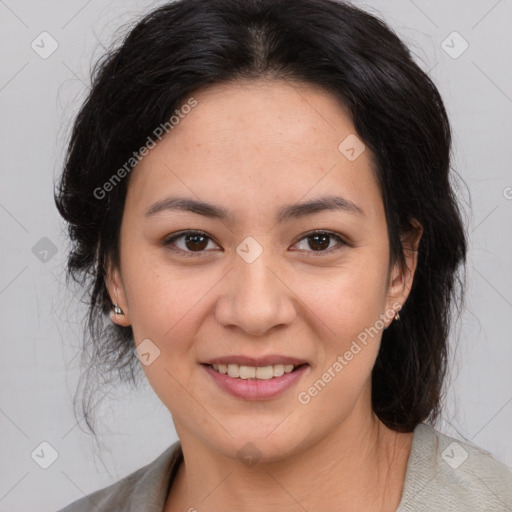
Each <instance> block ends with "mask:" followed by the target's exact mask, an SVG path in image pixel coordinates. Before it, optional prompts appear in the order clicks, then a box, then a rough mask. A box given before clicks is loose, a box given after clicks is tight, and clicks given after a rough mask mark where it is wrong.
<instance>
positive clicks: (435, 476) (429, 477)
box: [397, 423, 512, 512]
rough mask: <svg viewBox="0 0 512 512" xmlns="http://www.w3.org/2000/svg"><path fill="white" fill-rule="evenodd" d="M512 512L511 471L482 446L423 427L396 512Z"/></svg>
mask: <svg viewBox="0 0 512 512" xmlns="http://www.w3.org/2000/svg"><path fill="white" fill-rule="evenodd" d="M427 510H428V511H430V510H436V511H439V512H441V511H450V512H459V511H460V512H462V511H464V512H467V511H472V510H478V511H480V512H491V511H493V512H512V469H511V468H509V467H508V466H506V465H505V464H503V463H501V462H500V461H498V460H496V459H495V458H494V457H493V456H492V455H491V454H489V453H488V452H486V451H485V450H482V449H481V448H479V447H478V446H475V445H473V444H470V443H469V442H466V441H461V440H458V439H455V438H453V437H450V436H448V435H446V434H443V433H441V432H439V431H437V430H436V429H434V428H433V427H431V426H430V425H426V424H424V423H421V424H419V425H417V426H416V428H415V430H414V435H413V441H412V446H411V453H410V455H409V460H408V463H407V470H406V475H405V482H404V489H403V493H402V500H401V502H400V506H399V508H398V509H397V512H412V511H414V512H421V511H427Z"/></svg>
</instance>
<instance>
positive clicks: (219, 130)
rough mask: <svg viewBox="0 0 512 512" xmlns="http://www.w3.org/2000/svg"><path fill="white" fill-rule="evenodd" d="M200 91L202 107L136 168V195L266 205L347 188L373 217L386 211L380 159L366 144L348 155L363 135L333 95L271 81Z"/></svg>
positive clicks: (132, 187)
mask: <svg viewBox="0 0 512 512" xmlns="http://www.w3.org/2000/svg"><path fill="white" fill-rule="evenodd" d="M192 96H193V97H194V99H195V101H196V102H197V105H196V106H195V107H194V108H193V109H191V110H190V111H189V113H188V114H186V115H184V114H182V116H180V121H179V123H178V124H177V125H175V126H174V127H173V129H172V130H171V131H169V133H168V134H167V135H166V136H165V137H164V138H163V140H162V141H161V142H159V143H158V144H157V145H156V147H155V148H154V149H152V150H151V151H150V152H149V154H148V155H147V156H145V157H144V158H143V160H142V161H141V162H140V163H139V164H138V165H137V167H136V168H135V169H134V171H132V177H131V184H130V188H129V194H128V195H129V199H130V201H132V200H137V201H138V202H139V203H146V206H147V203H148V201H152V202H154V201H157V200H159V199H164V198H165V196H166V195H169V194H171V193H172V194H173V195H177V194H179V195H184V194H186V195H188V196H190V197H194V198H195V199H197V198H203V199H212V197H215V198H216V201H215V202H217V203H219V202H220V203H225V204H226V205H230V204H231V205H233V207H235V206H236V207H238V208H239V209H240V208H245V209H246V210H247V209H251V208H258V209H260V210H261V209H262V208H263V207H264V206H268V207H271V205H273V204H275V203H276V202H279V203H289V202H290V201H292V202H293V201H295V202H298V201H299V200H301V198H304V199H306V198H307V199H313V198H315V197H317V196H320V195H325V194H326V193H329V194H333V193H339V194H340V195H343V196H344V197H346V198H347V199H349V200H351V201H352V202H354V203H356V204H360V205H361V206H362V208H363V209H364V210H365V212H367V213H368V214H369V215H372V213H373V214H379V213H380V210H381V208H382V205H381V204H379V203H380V191H379V187H378V184H377V181H376V179H375V173H374V171H373V159H372V155H371V154H370V151H369V150H367V149H365V150H364V151H362V153H361V154H360V155H359V156H358V157H357V158H355V159H352V158H351V159H349V158H347V155H346V154H344V153H343V152H342V151H340V148H339V146H340V144H342V149H343V141H347V140H348V141H349V142H350V143H351V144H352V145H354V144H353V142H354V141H356V144H357V143H358V142H357V141H358V140H359V139H358V138H355V137H357V136H356V133H355V128H354V126H353V123H352V121H351V119H350V116H349V115H348V113H347V111H346V110H345V108H344V107H343V105H342V104H341V103H340V102H339V100H338V99H337V98H336V97H334V96H333V95H331V94H330V93H328V92H326V91H324V90H323V89H321V88H318V87H315V86H311V85H308V84H298V83H292V82H286V81H268V80H267V81H257V82H234V83H229V84H222V85H215V86H212V87H209V88H206V89H203V90H200V91H197V92H195V93H194V94H193V95H192ZM185 101H187V99H185ZM187 110H188V109H187ZM359 143H360V144H361V146H360V147H359V146H358V147H356V148H355V149H356V150H357V152H358V153H359V151H361V147H363V148H364V146H363V145H362V142H361V141H359ZM349 156H351V154H349ZM141 206H142V204H141ZM273 209H275V208H273Z"/></svg>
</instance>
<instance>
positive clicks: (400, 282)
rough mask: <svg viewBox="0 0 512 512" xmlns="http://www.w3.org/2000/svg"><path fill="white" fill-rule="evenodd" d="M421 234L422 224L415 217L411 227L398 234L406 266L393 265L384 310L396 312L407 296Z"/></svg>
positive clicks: (410, 286) (411, 281)
mask: <svg viewBox="0 0 512 512" xmlns="http://www.w3.org/2000/svg"><path fill="white" fill-rule="evenodd" d="M422 235H423V226H422V225H421V224H420V223H419V222H418V221H417V220H416V219H412V220H411V228H410V229H408V230H407V231H404V232H402V233H401V235H400V239H401V243H402V248H403V252H404V258H405V265H406V268H405V269H402V268H400V266H399V265H395V266H394V267H393V269H392V270H391V272H390V277H389V281H388V292H387V303H386V311H390V310H392V311H396V312H398V311H399V310H400V309H401V308H402V306H403V304H405V301H406V300H407V297H408V296H409V293H410V291H411V288H412V283H413V279H414V273H415V271H416V266H417V263H418V246H419V244H420V240H421V236H422Z"/></svg>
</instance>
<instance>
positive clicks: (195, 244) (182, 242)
mask: <svg viewBox="0 0 512 512" xmlns="http://www.w3.org/2000/svg"><path fill="white" fill-rule="evenodd" d="M210 241H212V239H211V237H209V236H208V235H207V234H206V233H203V232H201V231H184V232H182V233H180V234H178V235H175V236H173V237H171V238H168V239H167V240H166V241H165V242H164V245H165V247H167V248H169V249H170V250H171V251H173V252H177V253H181V254H184V255H186V256H196V254H193V253H197V256H199V255H201V253H203V252H207V251H206V248H207V247H208V243H209V242H210ZM208 252H209V251H208Z"/></svg>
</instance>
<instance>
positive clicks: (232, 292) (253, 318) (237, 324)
mask: <svg viewBox="0 0 512 512" xmlns="http://www.w3.org/2000/svg"><path fill="white" fill-rule="evenodd" d="M274 263H275V262H274ZM273 267H276V268H273ZM280 274H281V275H280ZM294 302H295V301H294V294H293V292H292V290H291V289H290V287H289V285H288V284H287V283H286V280H285V279H283V276H282V272H281V273H280V272H279V270H278V268H277V266H276V265H275V264H274V265H273V264H272V262H271V261H269V259H267V258H266V257H265V252H264V253H263V254H262V255H260V256H259V257H258V258H257V259H256V261H253V262H252V263H247V262H246V261H244V260H243V259H242V258H238V259H237V260H236V261H235V268H233V270H232V271H231V272H229V273H228V275H227V276H226V278H225V280H224V283H223V288H222V290H221V296H220V297H219V299H218V301H217V304H216V308H215V316H216V319H217V321H218V322H219V323H220V325H222V326H223V327H226V328H228V327H229V328H231V329H233V328H238V329H240V330H242V331H243V332H244V333H245V334H249V335H251V336H264V335H266V334H268V333H269V332H270V331H271V330H272V329H276V328H278V326H280V327H281V328H283V327H284V326H286V325H289V324H291V323H292V322H293V320H294V318H295V316H296V308H295V306H294Z"/></svg>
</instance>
